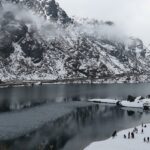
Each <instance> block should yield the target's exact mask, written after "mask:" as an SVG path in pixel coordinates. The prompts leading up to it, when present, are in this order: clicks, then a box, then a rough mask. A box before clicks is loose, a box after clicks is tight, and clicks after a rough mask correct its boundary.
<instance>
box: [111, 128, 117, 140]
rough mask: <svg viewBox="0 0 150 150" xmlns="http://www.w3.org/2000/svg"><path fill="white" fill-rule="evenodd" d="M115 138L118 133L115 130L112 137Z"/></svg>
mask: <svg viewBox="0 0 150 150" xmlns="http://www.w3.org/2000/svg"><path fill="white" fill-rule="evenodd" d="M115 136H117V131H116V130H115V131H114V132H113V134H112V137H113V138H114V137H115Z"/></svg>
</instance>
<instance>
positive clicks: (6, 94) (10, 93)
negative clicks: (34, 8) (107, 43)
mask: <svg viewBox="0 0 150 150" xmlns="http://www.w3.org/2000/svg"><path fill="white" fill-rule="evenodd" d="M149 94H150V83H142V84H101V85H98V84H97V85H90V84H85V85H84V84H83V85H82V84H76V85H71V84H69V85H43V86H35V87H17V88H12V87H10V88H4V89H0V102H1V103H2V102H3V101H9V102H12V103H13V102H14V103H16V102H17V103H21V102H27V101H31V102H40V101H45V100H47V101H50V102H63V101H80V100H82V101H86V100H87V99H88V98H108V97H109V98H121V99H126V98H127V96H128V95H133V96H146V95H149Z"/></svg>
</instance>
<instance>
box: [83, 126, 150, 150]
mask: <svg viewBox="0 0 150 150" xmlns="http://www.w3.org/2000/svg"><path fill="white" fill-rule="evenodd" d="M144 126H145V125H143V127H142V125H140V126H138V127H136V128H137V129H138V131H137V133H136V132H134V138H132V137H131V136H130V139H129V138H128V134H129V132H130V133H132V132H133V130H134V128H130V129H126V130H123V131H120V132H118V133H117V136H115V137H114V138H113V137H111V138H109V139H107V140H104V141H98V142H93V143H91V144H90V145H89V146H87V147H86V148H85V149H84V150H100V149H102V150H120V149H121V150H149V145H150V142H148V140H147V138H148V137H150V124H146V127H144ZM142 129H143V133H142ZM124 136H125V137H126V138H125V137H124ZM144 138H145V139H146V141H145V142H144Z"/></svg>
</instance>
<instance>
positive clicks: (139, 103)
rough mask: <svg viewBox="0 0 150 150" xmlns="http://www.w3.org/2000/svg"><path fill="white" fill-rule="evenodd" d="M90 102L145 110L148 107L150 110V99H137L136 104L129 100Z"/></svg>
mask: <svg viewBox="0 0 150 150" xmlns="http://www.w3.org/2000/svg"><path fill="white" fill-rule="evenodd" d="M88 101H89V102H96V103H107V104H115V105H116V104H117V103H118V102H119V104H120V106H122V107H129V108H141V109H143V108H144V106H148V107H149V108H150V99H149V98H145V99H141V96H139V97H137V98H136V99H135V101H134V102H130V101H127V100H122V101H121V100H116V99H89V100H88Z"/></svg>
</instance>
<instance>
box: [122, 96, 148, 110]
mask: <svg viewBox="0 0 150 150" xmlns="http://www.w3.org/2000/svg"><path fill="white" fill-rule="evenodd" d="M140 98H141V97H137V98H136V99H135V101H134V102H129V101H120V102H119V103H120V105H121V106H123V107H132V108H142V109H143V107H144V105H145V104H150V99H148V98H145V99H140Z"/></svg>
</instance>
